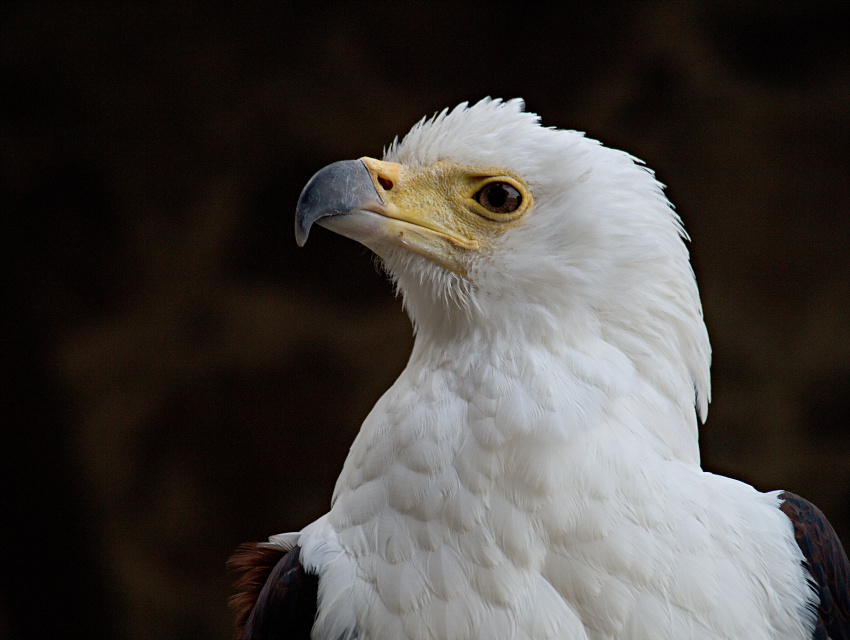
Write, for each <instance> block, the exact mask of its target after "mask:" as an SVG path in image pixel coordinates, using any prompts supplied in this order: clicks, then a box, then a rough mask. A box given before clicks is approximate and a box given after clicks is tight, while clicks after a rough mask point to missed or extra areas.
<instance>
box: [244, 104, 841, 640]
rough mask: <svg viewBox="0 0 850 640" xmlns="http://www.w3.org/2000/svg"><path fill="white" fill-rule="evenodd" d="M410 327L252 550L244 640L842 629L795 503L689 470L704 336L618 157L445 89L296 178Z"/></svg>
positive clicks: (837, 593) (830, 536)
mask: <svg viewBox="0 0 850 640" xmlns="http://www.w3.org/2000/svg"><path fill="white" fill-rule="evenodd" d="M314 224H318V225H320V226H322V227H325V228H327V229H330V230H331V231H333V232H336V233H338V234H341V235H343V236H346V237H348V238H351V239H353V240H356V241H358V242H360V243H362V244H363V245H365V246H366V247H368V248H369V249H371V250H372V251H373V252H374V253H375V254H377V256H378V257H379V259H380V261H381V263H382V264H383V266H384V268H385V270H386V272H387V273H388V274H389V276H390V278H391V279H392V280H393V282H394V284H395V287H396V289H397V291H398V292H399V294H400V296H401V298H402V300H403V304H404V308H405V309H406V311H407V313H408V315H409V316H410V319H411V321H412V325H413V328H414V332H415V342H414V346H413V349H412V353H411V355H410V360H409V362H408V364H407V367H406V368H405V369H404V371H403V372H402V373H401V375H400V376H399V378H398V380H397V381H396V382H395V383H394V384H393V385H392V387H390V389H389V390H388V391H387V392H386V393H385V394H384V395H383V397H381V399H380V400H379V401H378V402H377V404H376V405H375V407H374V409H373V410H372V411H371V413H370V414H369V415H368V417H367V418H366V419H365V421H364V422H363V425H362V427H361V429H360V432H359V434H358V435H357V437H356V439H355V440H354V443H353V444H352V446H351V449H350V452H349V454H348V457H347V459H346V461H345V464H344V466H343V469H342V472H341V474H340V476H339V479H338V481H337V483H336V487H335V490H334V494H333V500H332V504H331V508H330V511H329V512H328V513H327V514H326V515H324V516H322V517H321V518H319V519H318V520H316V521H315V522H313V523H311V524H308V525H307V526H306V527H304V528H303V529H302V530H301V531H299V532H296V533H284V534H280V535H276V536H273V537H271V538H270V539H269V541H268V542H265V543H254V544H249V545H243V547H241V548H240V549H239V550H238V551H237V552H236V553H235V554H234V556H233V558H232V559H231V561H230V562H231V565H232V567H233V568H235V569H236V570H237V571H240V572H241V578H240V579H239V584H240V588H242V589H244V592H243V593H241V594H239V595H237V596H235V597H234V604H235V606H236V607H237V609H238V621H237V637H239V638H243V639H245V640H248V639H251V640H256V639H259V638H299V639H300V638H303V639H307V638H313V640H354V639H357V640H378V639H384V638H389V639H403V638H406V639H410V640H473V639H487V640H507V639H514V638H515V639H528V640H531V639H534V640H538V639H540V640H542V639H550V638H551V639H555V638H558V639H570V640H603V639H606V640H607V639H630V640H644V639H645V640H659V639H662V638H677V639H678V638H686V639H706V640H708V639H719V638H726V639H735V640H740V639H743V638H747V639H749V640H756V639H764V640H767V639H771V640H777V639H783V640H792V639H795V640H802V639H810V638H816V639H818V640H826V639H827V638H829V639H832V640H839V639H841V638H850V622H848V620H850V592H848V576H850V564H848V559H847V555H846V554H845V552H844V549H843V547H842V546H841V543H840V542H839V540H838V538H837V537H836V534H835V532H834V530H833V529H832V527H831V526H830V524H829V523H828V522H827V520H826V518H825V517H824V515H823V514H822V513H821V512H820V511H819V510H818V509H817V508H816V507H815V506H814V505H812V504H811V503H809V502H807V501H806V500H804V499H802V498H800V497H799V496H796V495H794V494H792V493H788V492H780V491H774V492H770V493H761V492H759V491H757V490H756V489H754V488H753V487H752V486H750V485H748V484H745V483H743V482H739V481H737V480H733V479H730V478H726V477H723V476H719V475H715V474H712V473H708V472H706V471H703V470H702V468H701V466H700V453H699V445H698V425H699V423H700V422H704V420H705V418H706V414H707V408H708V403H709V400H710V380H709V365H710V360H711V348H710V345H709V340H708V335H707V331H706V327H705V323H704V320H703V313H702V306H701V303H700V298H699V292H698V290H697V285H696V281H695V277H694V273H693V271H692V268H691V265H690V260H689V254H688V250H687V247H686V245H685V241H686V240H688V238H687V235H686V233H685V231H684V229H683V227H682V223H681V220H680V219H679V217H678V216H677V215H676V213H675V212H674V210H673V207H672V205H671V204H670V203H669V201H668V200H667V198H666V197H665V195H664V192H663V186H662V185H661V184H660V183H659V182H658V181H657V180H656V179H655V177H654V174H653V173H652V172H651V171H650V170H648V169H647V168H645V167H644V166H643V164H642V163H641V162H640V161H638V160H637V159H635V158H634V157H632V156H630V155H628V154H626V153H624V152H622V151H617V150H614V149H610V148H607V147H605V146H603V145H601V144H600V143H598V142H596V141H594V140H591V139H589V138H587V137H585V136H584V135H583V134H582V133H579V132H576V131H568V130H560V129H555V128H549V127H543V126H541V124H540V121H539V117H538V116H536V115H535V114H532V113H529V112H526V111H525V106H524V103H523V102H522V101H521V100H519V99H515V100H509V101H502V100H496V99H489V98H488V99H484V100H482V101H480V102H477V103H475V104H473V105H469V104H468V103H463V104H461V105H459V106H457V107H456V108H454V109H452V110H448V109H447V110H444V111H442V112H440V113H438V114H436V115H434V116H433V117H431V118H426V119H423V120H422V121H420V122H419V123H418V124H416V125H415V126H414V127H413V128H412V129H411V131H410V132H409V133H408V134H407V135H406V136H405V137H404V138H403V139H402V140H401V141H399V139H398V138H396V139H395V141H393V143H392V144H391V145H390V146H389V148H388V149H386V150H385V153H384V158H383V159H382V160H377V159H374V158H370V157H363V158H360V159H358V160H347V161H341V162H336V163H334V164H331V165H329V166H327V167H325V168H324V169H321V170H320V171H319V172H318V173H316V174H315V175H314V176H313V177H312V178H311V179H310V181H309V182H308V183H307V185H306V186H305V187H304V190H303V192H302V193H301V196H300V199H299V201H298V205H297V208H296V219H295V235H296V239H297V242H298V244H299V245H303V244H304V243H305V242H306V240H307V236H308V234H309V233H310V229H311V227H312V226H313V225H314Z"/></svg>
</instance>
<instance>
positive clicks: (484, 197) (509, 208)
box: [473, 182, 522, 213]
mask: <svg viewBox="0 0 850 640" xmlns="http://www.w3.org/2000/svg"><path fill="white" fill-rule="evenodd" d="M473 197H474V198H475V201H476V202H478V204H480V205H481V206H482V207H484V208H485V209H487V211H490V212H492V213H513V212H514V211H516V210H517V209H519V205H521V204H522V194H521V193H520V192H519V191H517V189H516V188H515V187H514V186H513V185H510V184H508V183H507V182H489V183H487V184H485V185H484V187H483V188H482V189H481V191H479V192H478V193H476V194H475V195H474V196H473Z"/></svg>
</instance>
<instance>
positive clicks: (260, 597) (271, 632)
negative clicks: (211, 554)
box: [227, 543, 319, 640]
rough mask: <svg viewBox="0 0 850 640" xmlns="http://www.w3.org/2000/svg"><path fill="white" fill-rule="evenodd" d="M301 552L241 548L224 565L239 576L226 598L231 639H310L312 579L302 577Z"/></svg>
mask: <svg viewBox="0 0 850 640" xmlns="http://www.w3.org/2000/svg"><path fill="white" fill-rule="evenodd" d="M300 552H301V549H300V547H298V546H295V547H293V548H292V549H291V550H290V551H288V552H286V551H284V550H282V549H275V548H271V549H270V548H267V547H265V546H260V545H258V544H257V543H248V544H243V545H242V546H240V547H239V549H237V550H236V552H235V553H234V554H233V555H232V556H231V557H230V560H228V561H227V564H228V566H229V567H230V568H231V569H233V570H234V571H237V572H239V573H241V574H242V575H241V576H240V577H239V578H238V579H237V581H236V587H237V588H238V589H243V591H242V592H241V593H238V594H236V595H235V596H233V598H231V601H230V604H231V606H232V607H233V608H234V609H235V610H236V640H276V639H278V638H291V639H292V640H309V638H310V630H311V629H312V628H313V621H314V620H315V618H316V605H317V596H318V590H319V579H318V577H317V576H314V575H312V574H309V573H307V572H306V571H305V570H304V567H302V566H301V561H300Z"/></svg>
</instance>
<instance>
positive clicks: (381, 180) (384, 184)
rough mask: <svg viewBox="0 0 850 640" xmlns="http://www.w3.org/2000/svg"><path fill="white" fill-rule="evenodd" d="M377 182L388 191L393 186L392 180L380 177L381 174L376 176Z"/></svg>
mask: <svg viewBox="0 0 850 640" xmlns="http://www.w3.org/2000/svg"><path fill="white" fill-rule="evenodd" d="M378 184H380V185H381V186H382V187H383V188H384V191H390V190H391V189H392V188H393V181H392V180H387V179H386V178H382V177H381V176H378Z"/></svg>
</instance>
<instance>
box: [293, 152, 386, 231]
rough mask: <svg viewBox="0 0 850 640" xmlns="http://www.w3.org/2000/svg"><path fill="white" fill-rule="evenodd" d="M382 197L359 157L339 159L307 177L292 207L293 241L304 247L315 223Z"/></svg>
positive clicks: (375, 201) (377, 200) (376, 201)
mask: <svg viewBox="0 0 850 640" xmlns="http://www.w3.org/2000/svg"><path fill="white" fill-rule="evenodd" d="M380 202H381V199H380V196H378V192H377V190H376V189H375V185H374V184H373V183H372V176H371V175H370V174H369V170H368V169H367V168H366V165H365V164H363V162H361V161H360V160H342V161H340V162H334V163H333V164H329V165H328V166H327V167H325V168H324V169H320V170H319V171H317V172H316V174H315V175H314V176H313V177H312V178H310V180H309V181H308V182H307V184H306V185H304V189H303V190H302V191H301V196H300V197H299V198H298V205H297V206H296V207H295V242H297V243H298V246H299V247H303V246H304V244H305V243H306V242H307V237H308V236H309V235H310V228H311V227H312V226H313V224H314V223H316V222H318V221H320V220H321V219H322V218H327V217H329V216H338V215H344V214H346V213H349V212H351V211H354V210H356V209H361V208H364V207H365V206H369V205H370V204H374V203H380Z"/></svg>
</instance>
